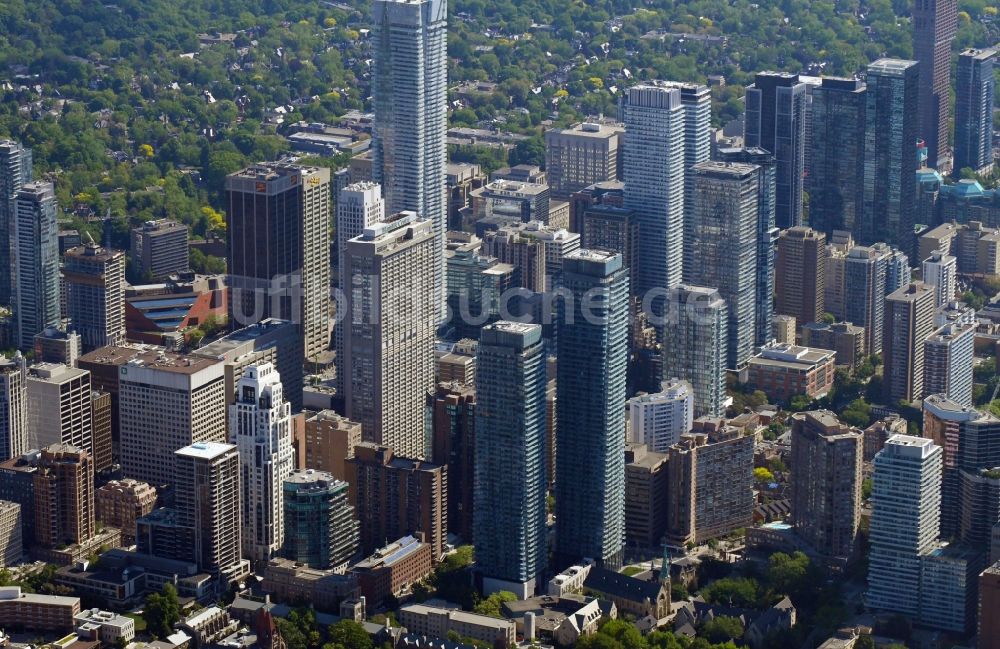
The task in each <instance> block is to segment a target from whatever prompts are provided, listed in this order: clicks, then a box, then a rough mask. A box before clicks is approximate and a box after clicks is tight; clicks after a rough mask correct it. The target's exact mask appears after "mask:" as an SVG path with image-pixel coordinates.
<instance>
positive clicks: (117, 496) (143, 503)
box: [94, 478, 156, 545]
mask: <svg viewBox="0 0 1000 649" xmlns="http://www.w3.org/2000/svg"><path fill="white" fill-rule="evenodd" d="M94 494H95V495H94V506H95V509H96V516H97V520H99V521H100V522H101V523H103V524H104V525H109V526H111V527H117V528H118V529H119V530H121V532H122V543H124V544H126V545H132V544H133V543H135V521H136V519H137V518H140V517H142V516H145V515H147V514H149V513H150V512H152V511H153V508H154V507H156V489H154V488H153V487H152V485H149V484H146V483H145V482H139V481H138V480H132V479H130V478H125V479H124V480H112V481H111V482H109V483H107V484H105V485H103V486H102V487H101V488H100V489H97V490H96V491H95V492H94Z"/></svg>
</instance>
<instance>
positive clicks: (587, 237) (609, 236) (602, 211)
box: [578, 204, 639, 277]
mask: <svg viewBox="0 0 1000 649" xmlns="http://www.w3.org/2000/svg"><path fill="white" fill-rule="evenodd" d="M578 220H579V228H580V247H582V248H588V249H594V248H597V249H600V250H612V251H614V252H618V253H621V255H622V262H623V263H624V264H625V267H626V268H628V271H629V277H633V276H634V275H635V273H636V271H637V266H636V264H637V263H638V253H637V250H638V248H637V246H638V245H639V224H638V223H637V222H636V219H635V213H634V212H633V211H632V210H627V209H625V208H623V207H615V206H614V205H605V204H598V205H592V206H590V207H587V208H586V209H584V210H583V211H582V213H581V215H580V217H579V219H578Z"/></svg>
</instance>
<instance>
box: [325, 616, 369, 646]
mask: <svg viewBox="0 0 1000 649" xmlns="http://www.w3.org/2000/svg"><path fill="white" fill-rule="evenodd" d="M328 633H329V638H330V643H331V644H332V645H333V647H335V648H336V649H372V639H371V637H370V636H369V635H368V632H367V631H365V628H364V627H363V626H361V625H360V624H358V623H357V622H355V621H354V620H341V621H339V622H337V623H336V624H334V625H333V626H331V627H330V628H329V630H328ZM324 649H326V647H325V646H324Z"/></svg>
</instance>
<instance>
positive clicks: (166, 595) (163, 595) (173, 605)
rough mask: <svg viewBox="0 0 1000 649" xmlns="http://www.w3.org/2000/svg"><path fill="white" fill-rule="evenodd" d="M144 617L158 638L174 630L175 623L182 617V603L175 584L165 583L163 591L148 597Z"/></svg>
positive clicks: (148, 627) (147, 626) (150, 630)
mask: <svg viewBox="0 0 1000 649" xmlns="http://www.w3.org/2000/svg"><path fill="white" fill-rule="evenodd" d="M142 617H143V619H145V620H146V628H147V629H148V630H149V632H150V633H152V634H153V635H155V636H156V637H158V638H165V637H167V636H168V635H170V634H171V633H172V632H173V626H174V624H175V623H176V622H177V621H178V620H179V619H181V604H180V601H179V600H178V598H177V589H176V588H174V585H173V584H169V583H168V584H165V585H164V586H163V590H162V591H161V592H159V593H151V594H150V595H148V596H147V597H146V606H145V608H144V610H143V614H142Z"/></svg>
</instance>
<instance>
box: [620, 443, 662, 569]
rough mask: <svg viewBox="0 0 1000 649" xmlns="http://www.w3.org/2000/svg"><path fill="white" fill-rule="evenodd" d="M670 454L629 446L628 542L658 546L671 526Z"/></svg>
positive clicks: (626, 459) (627, 473) (626, 456)
mask: <svg viewBox="0 0 1000 649" xmlns="http://www.w3.org/2000/svg"><path fill="white" fill-rule="evenodd" d="M667 457H668V456H667V454H666V453H654V452H651V451H649V450H648V449H647V447H646V445H645V444H627V445H626V446H625V543H626V544H627V545H630V546H633V547H639V548H647V549H648V548H656V547H658V546H659V545H660V544H661V543H662V542H663V532H664V531H665V530H666V528H667V467H668V464H667Z"/></svg>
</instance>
